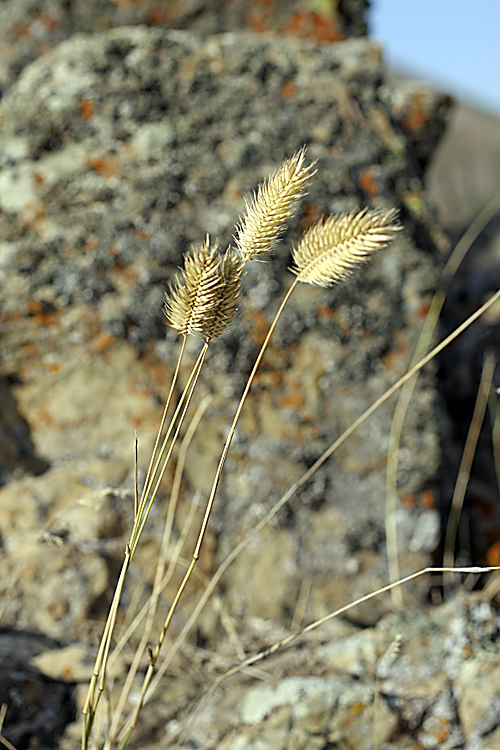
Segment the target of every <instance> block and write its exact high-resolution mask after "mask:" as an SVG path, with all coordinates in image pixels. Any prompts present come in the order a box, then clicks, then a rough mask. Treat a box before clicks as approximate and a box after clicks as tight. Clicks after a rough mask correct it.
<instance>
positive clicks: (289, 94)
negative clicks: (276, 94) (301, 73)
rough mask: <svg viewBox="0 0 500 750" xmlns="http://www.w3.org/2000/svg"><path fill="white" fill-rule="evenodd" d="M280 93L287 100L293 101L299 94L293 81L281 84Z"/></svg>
mask: <svg viewBox="0 0 500 750" xmlns="http://www.w3.org/2000/svg"><path fill="white" fill-rule="evenodd" d="M280 92H281V96H284V97H285V99H292V98H293V97H294V96H296V94H297V86H296V85H295V84H294V83H293V82H292V81H285V82H284V83H282V84H281V88H280Z"/></svg>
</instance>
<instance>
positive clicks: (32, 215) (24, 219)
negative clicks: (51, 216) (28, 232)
mask: <svg viewBox="0 0 500 750" xmlns="http://www.w3.org/2000/svg"><path fill="white" fill-rule="evenodd" d="M44 219H45V209H44V207H43V205H42V204H41V203H27V204H26V205H25V207H24V208H23V211H22V213H21V216H20V220H21V224H22V225H23V226H25V227H27V228H28V229H33V230H35V231H36V229H37V228H38V227H39V226H40V224H41V223H42V222H43V220H44Z"/></svg>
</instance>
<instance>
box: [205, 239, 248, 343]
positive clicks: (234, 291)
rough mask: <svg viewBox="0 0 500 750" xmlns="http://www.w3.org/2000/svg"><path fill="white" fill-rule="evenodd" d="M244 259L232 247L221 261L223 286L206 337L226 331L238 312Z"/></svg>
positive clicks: (220, 268) (210, 337) (207, 338)
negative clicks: (237, 305)
mask: <svg viewBox="0 0 500 750" xmlns="http://www.w3.org/2000/svg"><path fill="white" fill-rule="evenodd" d="M242 271H243V261H242V260H241V258H240V257H239V256H238V255H237V254H236V253H235V252H234V251H233V250H232V249H231V248H229V249H228V250H226V252H225V253H224V255H223V256H222V258H221V259H220V262H219V274H220V278H221V286H220V290H219V294H218V296H217V300H216V303H215V305H214V308H213V312H212V320H211V321H207V327H206V331H205V332H204V338H205V340H206V341H208V340H210V339H215V338H217V337H218V336H220V335H221V334H223V333H224V331H225V330H226V328H227V327H228V325H229V324H230V323H231V321H232V319H233V317H234V314H235V312H236V303H237V300H238V297H239V293H240V285H241V274H242Z"/></svg>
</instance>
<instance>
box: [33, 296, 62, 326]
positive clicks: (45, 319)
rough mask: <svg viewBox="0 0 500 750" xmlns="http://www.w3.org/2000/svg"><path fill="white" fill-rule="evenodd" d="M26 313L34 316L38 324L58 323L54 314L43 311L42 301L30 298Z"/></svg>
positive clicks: (51, 324)
mask: <svg viewBox="0 0 500 750" xmlns="http://www.w3.org/2000/svg"><path fill="white" fill-rule="evenodd" d="M28 313H29V314H30V315H32V316H33V317H34V318H35V322H36V324H37V325H38V326H53V325H56V324H57V323H58V320H57V318H56V317H55V316H54V315H48V314H47V313H45V312H44V311H43V307H42V303H41V302H38V301H37V300H30V301H29V302H28Z"/></svg>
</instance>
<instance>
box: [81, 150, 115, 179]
mask: <svg viewBox="0 0 500 750" xmlns="http://www.w3.org/2000/svg"><path fill="white" fill-rule="evenodd" d="M85 163H86V164H87V166H89V167H90V168H91V169H93V170H94V172H97V174H98V175H100V176H101V177H104V179H106V180H109V179H110V178H111V177H117V176H118V174H119V170H118V159H117V157H116V156H92V155H88V156H87V157H86V158H85Z"/></svg>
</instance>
